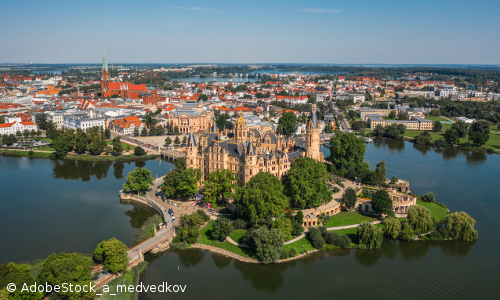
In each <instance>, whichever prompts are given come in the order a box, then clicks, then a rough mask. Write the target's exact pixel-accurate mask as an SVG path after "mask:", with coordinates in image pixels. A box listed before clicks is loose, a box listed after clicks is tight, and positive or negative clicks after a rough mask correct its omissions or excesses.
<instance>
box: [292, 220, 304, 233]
mask: <svg viewBox="0 0 500 300" xmlns="http://www.w3.org/2000/svg"><path fill="white" fill-rule="evenodd" d="M302 232H304V227H302V225H300V224H299V223H297V222H293V223H292V235H293V236H297V235H301V234H302Z"/></svg>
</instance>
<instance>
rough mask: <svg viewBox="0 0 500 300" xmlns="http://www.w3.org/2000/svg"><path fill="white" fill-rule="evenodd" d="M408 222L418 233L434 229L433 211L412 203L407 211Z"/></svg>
mask: <svg viewBox="0 0 500 300" xmlns="http://www.w3.org/2000/svg"><path fill="white" fill-rule="evenodd" d="M406 213H407V218H406V219H407V220H408V224H409V225H410V226H411V228H412V229H413V231H414V232H415V233H416V234H423V233H427V232H429V231H431V230H432V228H433V225H434V221H433V220H432V217H431V211H430V210H429V209H427V208H426V207H423V206H420V205H412V206H411V207H410V208H409V209H408V210H407V211H406Z"/></svg>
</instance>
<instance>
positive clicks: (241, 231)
mask: <svg viewBox="0 0 500 300" xmlns="http://www.w3.org/2000/svg"><path fill="white" fill-rule="evenodd" d="M246 232H247V231H246V230H245V229H237V230H236V231H235V232H233V234H231V235H230V237H231V239H232V240H233V241H235V242H236V243H238V244H239V243H240V239H241V238H242V237H243V236H244V235H245V233H246Z"/></svg>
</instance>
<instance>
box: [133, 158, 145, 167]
mask: <svg viewBox="0 0 500 300" xmlns="http://www.w3.org/2000/svg"><path fill="white" fill-rule="evenodd" d="M145 165H146V161H145V160H138V161H136V162H135V167H136V168H142V167H144V166H145Z"/></svg>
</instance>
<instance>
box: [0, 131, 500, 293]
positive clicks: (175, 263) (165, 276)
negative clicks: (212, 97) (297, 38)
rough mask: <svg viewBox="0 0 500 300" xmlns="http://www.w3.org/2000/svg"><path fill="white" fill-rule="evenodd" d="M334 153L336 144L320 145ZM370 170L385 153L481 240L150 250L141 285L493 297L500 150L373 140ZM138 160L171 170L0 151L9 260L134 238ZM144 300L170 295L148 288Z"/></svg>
mask: <svg viewBox="0 0 500 300" xmlns="http://www.w3.org/2000/svg"><path fill="white" fill-rule="evenodd" d="M322 151H323V152H325V155H328V150H327V149H325V148H322ZM365 159H366V161H368V162H369V163H370V165H371V167H372V168H375V165H376V164H377V162H379V161H382V160H385V162H386V166H387V177H388V178H391V177H392V176H396V177H398V178H402V179H405V180H409V181H410V184H411V190H412V191H413V192H414V193H416V194H418V195H421V194H423V193H426V192H428V191H432V192H433V193H434V194H435V195H436V199H437V201H439V202H442V203H444V204H446V205H447V206H448V207H449V208H450V210H452V211H466V212H467V213H469V214H470V215H471V216H472V217H473V218H474V219H476V221H477V224H476V229H477V230H478V231H479V239H478V241H477V242H474V243H468V242H460V241H443V242H415V243H406V242H397V241H396V242H393V241H390V240H387V239H386V240H384V243H383V246H382V247H381V248H380V249H377V250H355V249H352V250H334V251H326V252H320V253H316V254H312V255H310V256H306V257H305V258H303V259H300V260H296V261H293V262H289V263H284V264H274V265H267V266H264V265H259V264H246V263H242V262H239V261H235V260H233V259H231V258H227V257H225V256H222V255H219V254H214V253H211V252H208V251H203V250H198V249H188V250H184V251H166V252H164V253H162V254H157V255H150V254H148V255H146V259H147V260H148V261H149V262H150V263H151V264H150V266H149V267H148V269H147V270H146V272H145V273H144V274H143V277H142V282H143V284H159V283H161V282H164V281H167V282H168V284H181V285H184V284H187V289H186V292H185V293H184V294H169V295H168V297H169V299H230V298H237V299H256V298H258V299H287V298H294V299H304V298H307V299H321V298H339V299H366V298H373V299H380V298H387V299H402V298H404V299H494V298H497V297H498V292H499V291H500V288H498V282H499V279H500V259H499V254H498V249H499V246H500V232H499V229H498V228H500V227H499V226H500V221H499V218H498V215H499V213H500V204H499V197H498V194H499V193H498V191H497V190H496V182H497V181H498V174H499V170H500V156H499V155H486V154H477V153H470V152H464V151H462V150H459V149H457V148H437V149H436V148H431V147H428V146H416V145H413V144H411V143H408V142H403V141H399V140H387V139H375V141H374V143H373V144H370V145H368V146H367V152H366V155H365ZM136 165H137V166H143V165H144V166H145V167H146V168H148V169H150V170H152V174H153V176H156V174H158V176H161V175H163V174H164V173H166V172H168V171H169V170H170V169H171V168H172V165H171V164H169V163H167V162H165V161H161V164H160V163H159V161H157V160H153V161H148V162H136V163H125V164H120V163H99V164H96V163H89V162H84V163H80V162H78V163H77V162H74V161H62V160H49V159H29V158H13V157H1V156H0V182H2V188H1V195H2V197H1V198H0V208H1V213H0V214H1V218H0V226H1V227H0V228H2V229H1V230H2V236H3V237H4V238H3V239H2V247H0V255H1V256H0V257H1V263H5V262H8V261H15V262H21V261H28V260H32V259H36V258H44V257H46V256H47V255H49V254H50V253H52V252H62V251H67V252H68V251H78V252H83V253H91V252H92V251H93V250H94V248H95V246H96V244H97V243H98V242H100V241H102V240H104V239H109V238H110V237H113V236H114V237H116V238H118V239H120V240H123V241H124V242H125V243H126V244H127V245H129V246H131V245H132V243H133V237H134V234H135V232H136V231H137V228H139V227H140V225H142V223H143V222H144V221H145V220H146V219H147V217H149V216H150V215H152V214H153V213H154V212H153V211H151V209H148V208H144V207H139V206H134V205H132V204H121V203H120V201H119V199H118V190H120V189H121V185H122V184H123V182H124V181H125V177H126V175H127V173H128V172H129V171H131V170H132V169H133V168H135V167H136ZM140 299H142V300H145V299H165V295H164V294H162V293H143V294H141V295H140Z"/></svg>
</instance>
